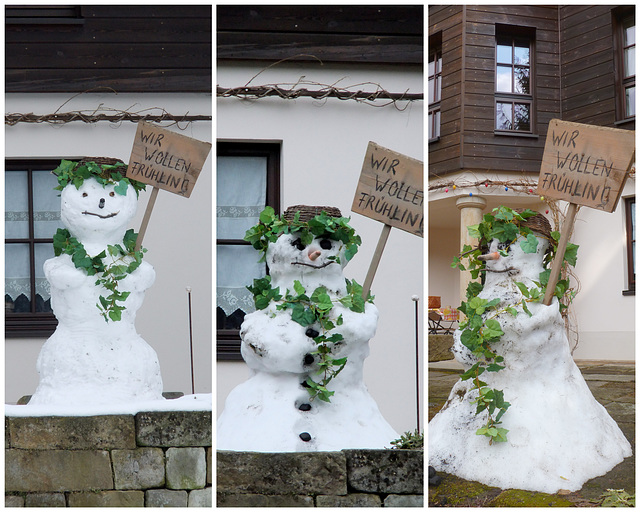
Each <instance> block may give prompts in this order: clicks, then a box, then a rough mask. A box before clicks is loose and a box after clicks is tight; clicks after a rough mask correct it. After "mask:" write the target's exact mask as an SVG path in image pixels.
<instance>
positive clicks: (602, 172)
mask: <svg viewBox="0 0 640 512" xmlns="http://www.w3.org/2000/svg"><path fill="white" fill-rule="evenodd" d="M634 141H635V132H634V131H630V130H620V129H616V128H605V127H602V126H593V125H587V124H579V123H570V122H568V121H561V120H559V119H552V120H551V122H550V123H549V130H548V132H547V140H546V142H545V146H544V154H543V156H542V165H541V166H540V177H539V178H538V189H537V192H538V194H540V196H542V197H545V198H553V199H561V200H563V201H567V202H568V203H569V207H568V210H567V215H566V217H565V220H564V223H563V226H562V230H561V233H560V240H559V242H558V249H557V251H556V255H555V258H554V260H553V263H552V266H551V274H550V276H549V283H548V284H547V291H546V293H545V296H544V299H543V304H545V305H547V306H548V305H549V304H551V299H552V298H553V292H554V291H555V288H556V283H557V281H558V278H559V277H560V271H561V269H562V261H563V259H564V252H565V249H566V247H567V242H568V241H569V235H570V234H571V231H572V229H573V223H574V221H575V215H576V210H577V205H582V206H588V207H590V208H595V209H598V210H602V211H605V212H609V213H611V212H613V211H614V210H615V208H616V205H617V204H618V200H619V199H620V194H622V189H623V187H624V184H625V182H626V180H627V176H628V175H629V170H630V169H631V167H632V166H633V164H634V161H635V143H634Z"/></svg>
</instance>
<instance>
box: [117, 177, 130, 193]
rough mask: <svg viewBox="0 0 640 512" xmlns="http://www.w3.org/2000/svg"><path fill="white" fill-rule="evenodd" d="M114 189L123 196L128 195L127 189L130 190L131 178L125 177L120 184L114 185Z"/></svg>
mask: <svg viewBox="0 0 640 512" xmlns="http://www.w3.org/2000/svg"><path fill="white" fill-rule="evenodd" d="M113 190H114V191H115V193H116V194H120V195H121V196H126V195H127V190H129V180H128V179H126V178H124V179H121V180H120V181H119V182H118V184H117V185H116V186H115V187H113Z"/></svg>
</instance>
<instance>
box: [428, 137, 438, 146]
mask: <svg viewBox="0 0 640 512" xmlns="http://www.w3.org/2000/svg"><path fill="white" fill-rule="evenodd" d="M439 140H440V137H439V136H438V137H434V138H433V139H429V144H432V143H433V142H438V141H439Z"/></svg>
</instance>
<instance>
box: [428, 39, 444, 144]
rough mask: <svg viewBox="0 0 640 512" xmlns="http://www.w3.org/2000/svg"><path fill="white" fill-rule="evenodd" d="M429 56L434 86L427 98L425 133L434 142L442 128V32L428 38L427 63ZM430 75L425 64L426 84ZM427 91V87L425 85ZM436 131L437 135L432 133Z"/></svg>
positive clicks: (429, 79)
mask: <svg viewBox="0 0 640 512" xmlns="http://www.w3.org/2000/svg"><path fill="white" fill-rule="evenodd" d="M431 57H433V59H434V60H433V62H434V66H433V69H434V72H433V81H434V87H433V91H434V97H433V98H431V97H429V98H428V99H427V105H428V117H427V122H428V123H429V125H428V126H427V134H429V133H431V136H429V142H436V141H438V140H440V135H441V129H442V108H441V102H442V76H443V70H444V65H443V59H442V33H440V32H439V33H438V34H436V35H435V36H432V37H431V38H430V41H429V54H428V61H427V63H429V62H431ZM438 58H439V59H440V71H439V72H438ZM431 77H432V75H431V73H430V72H429V68H428V65H427V85H428V82H430V81H431V79H432V78H431ZM438 79H439V80H440V88H439V89H438V88H437V87H436V84H437V80H438ZM438 90H439V92H440V94H439V97H438V100H437V101H435V98H436V91H438ZM427 91H429V87H427ZM436 127H437V132H436V130H435V128H436ZM435 133H437V135H435V136H434V135H433V134H435Z"/></svg>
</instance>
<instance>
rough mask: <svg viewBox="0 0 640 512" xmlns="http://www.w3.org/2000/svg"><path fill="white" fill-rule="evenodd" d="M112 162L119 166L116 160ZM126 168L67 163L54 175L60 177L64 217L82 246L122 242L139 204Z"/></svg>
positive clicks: (61, 213)
mask: <svg viewBox="0 0 640 512" xmlns="http://www.w3.org/2000/svg"><path fill="white" fill-rule="evenodd" d="M109 161H110V162H111V161H114V162H118V161H117V160H114V159H109ZM123 168H124V169H126V166H125V165H124V164H123V163H122V162H120V164H119V165H116V164H112V163H101V164H98V163H95V162H94V161H86V160H83V161H81V162H79V163H76V162H70V161H65V160H63V162H62V163H61V164H60V166H59V167H58V168H57V169H56V170H55V171H54V174H56V175H57V176H58V184H59V186H58V187H57V188H58V189H59V190H62V193H61V194H60V198H61V207H60V217H61V220H62V222H63V223H64V225H65V226H66V227H67V229H68V230H69V232H70V233H71V234H72V235H73V236H75V237H76V238H77V239H78V240H79V241H80V242H82V243H85V242H94V243H98V242H100V241H101V240H104V241H105V244H107V243H108V244H112V243H114V240H115V241H116V242H119V241H121V240H122V237H123V236H124V233H125V232H126V230H127V226H128V225H129V223H130V222H131V220H132V219H133V217H134V215H135V213H136V209H137V204H138V197H137V192H138V190H140V189H141V188H142V187H141V186H140V185H141V184H137V185H138V187H136V186H135V185H134V184H133V183H131V182H130V181H129V180H128V179H126V178H124V176H123V175H122V174H121V173H120V171H121V170H123Z"/></svg>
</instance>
